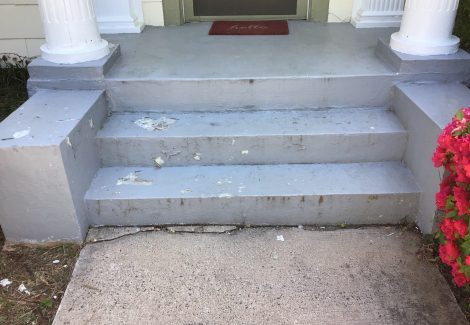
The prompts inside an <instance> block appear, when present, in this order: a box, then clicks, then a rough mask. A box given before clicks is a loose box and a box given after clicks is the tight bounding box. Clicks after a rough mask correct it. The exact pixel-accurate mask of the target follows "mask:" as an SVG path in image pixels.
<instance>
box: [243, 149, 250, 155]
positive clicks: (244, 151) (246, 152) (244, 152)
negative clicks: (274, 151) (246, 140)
mask: <svg viewBox="0 0 470 325" xmlns="http://www.w3.org/2000/svg"><path fill="white" fill-rule="evenodd" d="M241 153H242V155H247V154H249V153H250V152H249V151H248V150H242V152H241Z"/></svg>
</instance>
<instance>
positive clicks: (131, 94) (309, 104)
mask: <svg viewBox="0 0 470 325" xmlns="http://www.w3.org/2000/svg"><path fill="white" fill-rule="evenodd" d="M393 79H394V77H393V76H392V75H383V76H346V77H338V76H336V77H317V78H315V77H312V78H308V77H307V78H294V77H292V78H267V79H256V78H254V79H213V80H211V79H204V80H197V79H196V80H122V81H121V80H112V79H111V80H107V81H106V83H107V94H108V96H109V99H110V101H111V104H112V109H113V110H115V111H159V112H182V111H208V110H212V111H223V110H230V109H234V110H243V109H245V110H246V109H248V110H252V109H291V108H316V107H351V106H356V107H357V106H362V107H379V106H382V107H383V106H388V105H389V103H390V98H391V97H390V94H391V93H390V90H391V87H392V86H393V83H394V80H393Z"/></svg>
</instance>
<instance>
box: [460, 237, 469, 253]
mask: <svg viewBox="0 0 470 325" xmlns="http://www.w3.org/2000/svg"><path fill="white" fill-rule="evenodd" d="M460 248H462V253H464V254H465V255H470V240H466V241H464V242H463V243H462V244H461V245H460Z"/></svg>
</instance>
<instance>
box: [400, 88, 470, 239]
mask: <svg viewBox="0 0 470 325" xmlns="http://www.w3.org/2000/svg"><path fill="white" fill-rule="evenodd" d="M393 98H394V100H393V105H392V106H393V109H394V111H395V113H396V114H397V116H398V118H399V119H400V120H401V122H402V123H403V125H404V127H405V128H406V129H407V130H408V145H407V148H406V151H405V155H404V161H405V163H406V164H407V166H408V168H410V170H411V171H412V172H413V175H414V177H415V179H416V181H417V182H418V184H419V186H420V187H421V190H422V192H421V198H420V203H419V210H418V216H417V220H416V221H417V223H418V225H419V227H420V228H421V230H422V231H423V232H425V233H430V232H432V231H433V227H434V215H435V212H436V205H435V195H436V193H437V192H438V191H439V183H440V179H441V177H442V176H443V173H444V171H443V170H442V169H441V170H437V169H436V168H435V167H434V166H433V163H432V160H431V158H432V156H433V153H434V150H435V149H436V146H437V137H438V136H439V133H440V132H441V131H442V129H443V128H444V127H445V126H446V125H447V123H449V122H450V121H451V119H452V116H454V114H455V113H456V112H457V110H459V109H460V108H462V107H468V106H470V90H469V89H468V88H467V87H465V86H464V85H462V84H460V83H447V84H441V83H415V84H406V83H405V84H400V85H397V86H396V87H395V89H394V96H393Z"/></svg>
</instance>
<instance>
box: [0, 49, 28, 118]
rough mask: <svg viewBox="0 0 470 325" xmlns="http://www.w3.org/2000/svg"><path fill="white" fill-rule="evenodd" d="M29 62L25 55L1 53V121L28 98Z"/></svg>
mask: <svg viewBox="0 0 470 325" xmlns="http://www.w3.org/2000/svg"><path fill="white" fill-rule="evenodd" d="M28 63H29V60H28V59H27V58H24V57H20V56H17V55H14V54H5V55H3V54H0V121H2V120H3V119H5V118H6V117H7V116H8V115H10V113H12V112H13V111H14V110H15V109H17V108H18V107H19V106H20V105H21V104H23V103H24V102H25V101H26V100H27V99H28V93H27V90H26V81H27V80H28V70H27V69H26V66H27V64H28Z"/></svg>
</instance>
